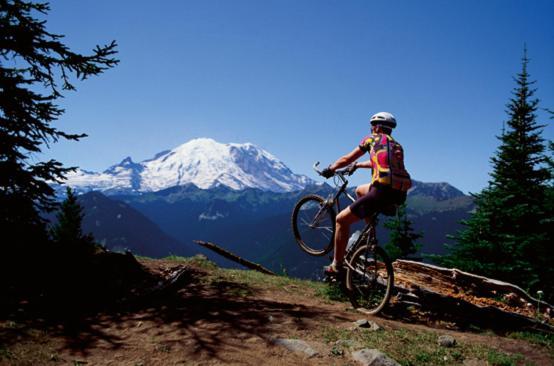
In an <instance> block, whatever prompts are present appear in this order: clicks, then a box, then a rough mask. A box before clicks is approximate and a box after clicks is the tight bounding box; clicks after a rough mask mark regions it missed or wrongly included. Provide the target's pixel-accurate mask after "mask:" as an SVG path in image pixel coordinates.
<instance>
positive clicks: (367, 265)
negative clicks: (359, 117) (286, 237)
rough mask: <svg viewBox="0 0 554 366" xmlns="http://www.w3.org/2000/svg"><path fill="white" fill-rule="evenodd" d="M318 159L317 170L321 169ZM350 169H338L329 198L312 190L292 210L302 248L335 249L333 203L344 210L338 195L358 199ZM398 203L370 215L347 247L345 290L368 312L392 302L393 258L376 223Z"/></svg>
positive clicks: (320, 252)
mask: <svg viewBox="0 0 554 366" xmlns="http://www.w3.org/2000/svg"><path fill="white" fill-rule="evenodd" d="M318 166H319V162H317V163H315V164H314V166H313V168H314V170H315V171H316V172H317V173H318V174H319V175H321V171H319V170H318ZM349 175H351V173H350V172H349V171H348V169H343V170H337V171H335V176H334V183H335V186H336V188H337V190H336V191H335V192H333V193H331V194H330V195H329V196H328V197H327V198H323V197H321V196H318V195H315V194H310V195H307V196H304V197H302V198H301V199H300V200H299V201H298V202H297V203H296V205H295V207H294V210H293V212H292V231H293V233H294V237H295V239H296V242H297V243H298V245H299V246H300V248H301V249H302V250H303V251H304V252H306V253H308V254H310V255H313V256H323V255H325V254H327V253H329V252H330V251H331V249H333V241H334V236H335V216H336V212H335V210H334V207H335V206H336V207H337V210H338V211H337V212H340V211H341V206H340V202H339V197H340V196H341V195H344V196H345V197H346V198H347V199H348V200H349V201H352V202H354V201H355V199H354V197H352V196H351V195H350V194H349V193H348V191H347V187H348V180H347V179H346V177H347V176H349ZM397 209H398V207H397V205H391V206H389V207H387V208H385V209H383V210H381V211H379V212H377V213H375V214H373V215H371V216H370V217H368V218H367V224H366V226H365V228H364V229H363V230H362V231H361V233H360V235H359V237H358V239H357V240H356V241H355V242H354V243H353V244H351V245H349V246H348V247H347V249H346V255H345V257H344V264H345V267H346V272H345V273H344V275H343V276H344V278H339V279H338V280H339V281H343V284H345V285H346V292H347V294H348V297H349V298H350V302H351V303H352V305H353V306H354V308H355V309H357V310H359V311H361V312H363V313H366V314H377V313H378V312H380V311H381V310H382V309H383V308H384V307H385V306H386V305H387V304H388V302H389V299H390V297H391V294H392V290H393V286H394V273H393V268H392V262H391V260H390V259H389V257H388V255H387V253H386V252H385V250H384V249H383V248H381V247H379V245H378V242H377V234H376V226H377V217H378V215H379V214H384V215H386V216H393V215H394V214H395V213H396V211H397Z"/></svg>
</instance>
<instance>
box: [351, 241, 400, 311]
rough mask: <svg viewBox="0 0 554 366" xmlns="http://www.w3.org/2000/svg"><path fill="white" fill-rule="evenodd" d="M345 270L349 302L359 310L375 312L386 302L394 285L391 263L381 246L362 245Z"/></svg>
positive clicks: (381, 308)
mask: <svg viewBox="0 0 554 366" xmlns="http://www.w3.org/2000/svg"><path fill="white" fill-rule="evenodd" d="M350 264H351V266H352V268H350V267H347V270H346V288H347V289H348V293H349V294H348V295H349V297H350V302H351V303H352V305H353V306H354V308H355V309H357V310H358V311H360V312H362V313H365V314H377V313H378V312H380V311H381V310H383V308H384V307H385V306H386V305H387V304H388V302H389V299H390V297H391V294H392V289H393V285H394V273H393V268H392V263H391V261H390V259H389V257H388V256H387V253H386V252H385V251H384V250H383V248H380V247H375V248H374V249H371V248H370V247H369V246H368V245H363V246H361V247H360V248H358V250H356V251H355V252H354V254H353V255H352V260H350Z"/></svg>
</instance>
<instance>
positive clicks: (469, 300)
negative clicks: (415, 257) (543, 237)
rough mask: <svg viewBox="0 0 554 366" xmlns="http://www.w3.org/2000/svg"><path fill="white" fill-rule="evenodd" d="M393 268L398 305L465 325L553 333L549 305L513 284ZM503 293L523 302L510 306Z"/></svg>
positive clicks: (419, 267)
mask: <svg viewBox="0 0 554 366" xmlns="http://www.w3.org/2000/svg"><path fill="white" fill-rule="evenodd" d="M393 267H394V272H395V288H396V290H397V291H398V293H399V295H398V296H397V301H398V302H399V303H406V304H407V305H414V304H417V305H418V307H419V308H420V309H421V310H422V311H430V312H433V313H435V314H445V315H447V316H448V317H450V318H452V319H455V320H456V322H457V323H466V325H469V324H472V323H474V324H480V325H485V326H488V327H493V328H503V327H504V328H507V329H508V328H511V329H513V328H527V329H529V328H531V329H536V330H542V331H547V332H554V327H552V325H550V324H549V323H548V321H549V317H550V314H551V312H552V306H551V305H550V304H548V303H546V302H538V300H537V299H534V298H533V297H531V296H530V295H529V294H527V293H526V292H525V291H524V290H523V289H521V288H520V287H518V286H516V285H513V284H510V283H507V282H502V281H498V280H494V279H490V278H487V277H483V276H478V275H474V274H471V273H467V272H463V271H460V270H458V269H448V268H443V267H438V266H434V265H430V264H426V263H420V262H413V261H407V260H397V261H395V262H394V263H393ZM504 294H516V296H518V297H520V298H521V299H524V300H523V301H520V300H518V301H513V302H511V303H510V302H509V301H507V300H506V298H505V296H503V295H504ZM537 303H538V304H540V305H539V306H540V310H541V313H539V312H538V311H537V310H538V309H537V308H536V305H537ZM543 313H544V314H543ZM538 315H540V316H538ZM539 319H540V320H544V321H540V320H539Z"/></svg>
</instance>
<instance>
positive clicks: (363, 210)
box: [350, 185, 406, 219]
mask: <svg viewBox="0 0 554 366" xmlns="http://www.w3.org/2000/svg"><path fill="white" fill-rule="evenodd" d="M405 201H406V192H402V191H399V190H396V189H392V188H390V187H387V186H378V185H372V186H371V187H369V191H368V192H367V194H366V195H365V196H362V197H360V198H358V199H357V200H356V201H355V202H354V203H352V204H351V205H350V211H352V212H353V213H354V215H356V216H357V217H358V218H360V219H363V218H366V217H368V216H370V215H372V214H374V213H376V212H384V213H388V214H391V212H388V211H390V209H391V208H392V207H393V206H394V205H401V204H403V203H404V202H405Z"/></svg>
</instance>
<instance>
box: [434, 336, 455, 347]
mask: <svg viewBox="0 0 554 366" xmlns="http://www.w3.org/2000/svg"><path fill="white" fill-rule="evenodd" d="M437 343H438V344H439V346H441V347H454V346H455V345H456V340H455V339H454V337H452V336H449V335H441V336H439V339H438V340H437Z"/></svg>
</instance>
